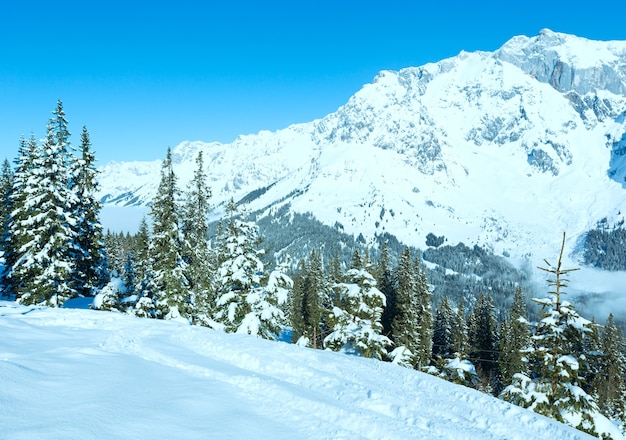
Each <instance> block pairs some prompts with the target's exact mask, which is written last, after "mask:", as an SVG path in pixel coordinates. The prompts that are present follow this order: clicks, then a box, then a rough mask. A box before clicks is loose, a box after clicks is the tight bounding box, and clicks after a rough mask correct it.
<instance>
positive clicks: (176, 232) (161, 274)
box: [148, 148, 189, 319]
mask: <svg viewBox="0 0 626 440" xmlns="http://www.w3.org/2000/svg"><path fill="white" fill-rule="evenodd" d="M176 180H177V179H176V175H175V173H174V168H173V164H172V151H171V149H169V148H168V150H167V155H166V157H165V160H164V161H163V164H162V166H161V181H160V183H159V188H158V191H157V194H156V197H155V199H154V203H153V204H152V206H151V207H150V215H151V216H152V236H151V238H150V248H149V250H148V255H149V260H150V268H151V270H152V274H153V277H154V283H155V285H156V289H157V290H156V295H155V298H152V300H153V302H154V304H155V306H156V307H157V309H158V312H157V313H158V314H159V315H160V316H161V317H163V318H165V319H176V318H178V317H181V316H182V317H184V318H188V316H189V313H188V305H189V291H188V288H187V279H186V278H185V263H184V261H183V256H182V253H183V245H182V239H181V233H180V229H179V223H178V221H179V211H178V205H177V197H178V188H177V186H176Z"/></svg>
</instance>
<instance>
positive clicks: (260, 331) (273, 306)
mask: <svg viewBox="0 0 626 440" xmlns="http://www.w3.org/2000/svg"><path fill="white" fill-rule="evenodd" d="M287 271H288V264H287V263H282V264H277V265H276V268H275V269H274V270H273V271H271V272H270V273H269V275H268V276H267V278H265V277H264V278H263V280H262V281H261V286H258V287H256V288H254V289H253V290H252V291H251V292H250V293H248V295H247V296H246V302H247V303H248V305H249V306H250V312H248V314H247V315H246V316H244V318H243V320H242V322H241V324H240V325H239V327H238V328H237V333H245V334H249V335H254V336H260V337H262V338H264V339H270V340H274V339H277V338H278V336H279V335H280V332H281V331H282V329H283V327H284V325H285V322H286V320H285V315H284V313H283V311H282V309H281V306H282V305H283V304H285V303H286V302H287V298H288V297H289V296H290V294H291V290H292V289H293V280H292V279H291V278H290V277H289V276H288V275H287Z"/></svg>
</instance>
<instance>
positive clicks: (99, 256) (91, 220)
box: [71, 127, 109, 296]
mask: <svg viewBox="0 0 626 440" xmlns="http://www.w3.org/2000/svg"><path fill="white" fill-rule="evenodd" d="M80 154H81V156H80V158H79V159H77V160H75V161H74V170H73V172H72V179H71V187H72V189H73V191H74V192H75V193H76V196H77V197H76V201H75V204H74V207H73V209H74V216H75V217H76V219H77V223H76V225H75V230H76V240H75V243H76V245H75V247H76V255H75V259H76V279H75V282H76V287H75V288H76V291H77V294H78V295H80V296H92V295H93V294H94V293H95V291H96V290H97V289H99V288H101V287H102V286H104V285H105V284H106V283H107V282H108V279H109V272H108V263H107V256H106V251H105V245H104V235H103V232H102V225H101V223H100V208H101V206H100V202H99V200H98V199H97V197H96V192H97V190H98V182H97V179H96V176H97V170H96V166H95V162H96V157H95V155H94V153H93V151H92V150H91V141H90V139H89V132H88V131H87V127H83V131H82V133H81V146H80Z"/></svg>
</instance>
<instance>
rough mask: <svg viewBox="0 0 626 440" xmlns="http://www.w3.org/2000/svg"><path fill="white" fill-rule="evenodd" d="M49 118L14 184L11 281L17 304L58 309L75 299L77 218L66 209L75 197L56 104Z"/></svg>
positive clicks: (59, 108)
mask: <svg viewBox="0 0 626 440" xmlns="http://www.w3.org/2000/svg"><path fill="white" fill-rule="evenodd" d="M52 113H53V115H54V116H53V118H51V120H50V123H49V124H48V128H47V134H46V138H45V139H44V141H43V144H42V145H41V146H40V147H37V146H35V147H34V149H33V154H32V156H31V157H29V158H28V160H29V162H27V163H25V164H23V165H20V167H21V169H23V170H24V171H25V174H22V173H21V172H20V177H19V178H18V179H17V180H16V184H17V185H18V187H16V188H15V200H16V201H18V200H19V203H18V204H17V206H16V208H15V209H16V210H17V212H15V218H14V222H13V223H12V227H11V233H12V235H14V236H15V238H16V240H17V241H18V242H21V245H18V246H19V247H14V249H18V255H16V259H15V263H14V266H13V268H12V273H11V279H12V281H13V285H14V288H15V290H16V293H17V297H18V300H19V301H20V302H22V303H25V304H38V303H44V304H47V305H52V306H60V305H61V304H62V303H63V302H64V301H65V300H67V299H69V298H71V297H73V296H76V295H77V294H78V292H77V290H76V288H75V279H76V273H77V267H76V258H75V256H76V254H77V252H78V248H77V246H76V243H77V242H76V231H75V226H76V224H77V218H76V217H75V215H74V211H73V210H72V209H71V207H72V206H75V204H76V201H77V196H76V194H75V193H73V192H72V191H71V190H70V180H69V178H70V173H69V167H68V165H69V157H68V149H69V135H70V134H69V131H68V130H67V121H66V119H65V113H64V111H63V106H62V103H61V101H59V102H58V105H57V108H56V110H55V111H53V112H52ZM31 159H32V160H31ZM24 178H25V181H24ZM22 185H23V186H22Z"/></svg>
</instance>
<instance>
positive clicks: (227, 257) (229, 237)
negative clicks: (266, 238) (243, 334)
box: [215, 199, 263, 332]
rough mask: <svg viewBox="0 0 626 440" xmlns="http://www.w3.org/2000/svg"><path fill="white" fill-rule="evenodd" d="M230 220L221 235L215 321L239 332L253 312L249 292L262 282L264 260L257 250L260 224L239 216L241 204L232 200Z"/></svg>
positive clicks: (228, 208) (232, 330)
mask: <svg viewBox="0 0 626 440" xmlns="http://www.w3.org/2000/svg"><path fill="white" fill-rule="evenodd" d="M226 215H227V217H228V221H227V223H226V225H224V227H223V228H221V232H220V235H219V236H218V243H219V244H218V249H217V253H218V265H219V266H218V270H217V280H216V291H217V298H216V311H215V320H216V321H217V322H219V323H221V324H222V325H223V326H224V329H225V330H226V331H227V332H236V331H237V330H238V329H239V327H240V325H241V323H242V322H243V320H244V318H245V317H246V316H247V315H248V313H250V312H251V307H250V303H249V302H248V301H247V297H248V295H249V294H250V293H251V292H252V291H253V290H254V289H256V288H257V287H258V286H260V285H261V275H262V273H263V263H262V262H261V260H260V258H259V256H260V255H261V254H262V252H261V251H260V250H259V249H257V247H258V246H259V244H260V239H259V232H258V229H259V228H258V226H257V225H256V224H255V223H254V222H250V221H247V220H245V219H239V218H238V215H239V212H238V207H237V205H236V204H235V202H234V200H233V199H231V200H230V202H229V203H228V205H227V206H226Z"/></svg>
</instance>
